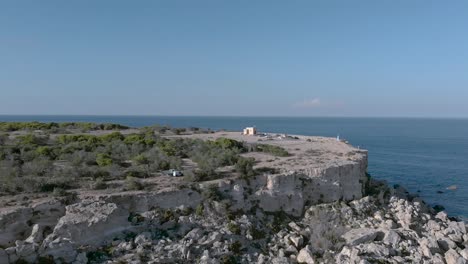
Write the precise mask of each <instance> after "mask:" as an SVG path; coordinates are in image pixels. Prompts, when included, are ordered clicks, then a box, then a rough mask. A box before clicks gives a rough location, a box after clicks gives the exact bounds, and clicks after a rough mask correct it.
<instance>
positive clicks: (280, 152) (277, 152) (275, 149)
mask: <svg viewBox="0 0 468 264" xmlns="http://www.w3.org/2000/svg"><path fill="white" fill-rule="evenodd" d="M253 151H258V152H265V153H269V154H271V155H273V156H278V157H288V156H290V155H291V154H289V152H287V151H286V150H285V149H284V148H282V147H279V146H273V145H267V144H256V145H254V147H253Z"/></svg>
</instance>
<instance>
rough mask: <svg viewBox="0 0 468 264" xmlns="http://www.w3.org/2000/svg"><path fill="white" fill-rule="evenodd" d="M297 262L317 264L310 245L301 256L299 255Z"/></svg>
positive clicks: (301, 252)
mask: <svg viewBox="0 0 468 264" xmlns="http://www.w3.org/2000/svg"><path fill="white" fill-rule="evenodd" d="M297 262H299V263H307V264H315V259H314V257H313V255H312V251H311V250H310V248H309V246H308V245H307V246H306V247H305V248H303V249H301V251H299V255H297Z"/></svg>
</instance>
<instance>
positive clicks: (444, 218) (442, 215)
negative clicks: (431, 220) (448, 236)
mask: <svg viewBox="0 0 468 264" xmlns="http://www.w3.org/2000/svg"><path fill="white" fill-rule="evenodd" d="M435 218H437V219H439V220H442V221H443V222H447V220H448V216H447V213H446V212H444V211H442V212H439V213H437V215H436V216H435Z"/></svg>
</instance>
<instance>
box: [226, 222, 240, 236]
mask: <svg viewBox="0 0 468 264" xmlns="http://www.w3.org/2000/svg"><path fill="white" fill-rule="evenodd" d="M227 229H228V230H229V231H230V232H231V233H233V234H235V235H240V234H241V229H240V227H239V225H237V224H235V223H234V222H229V223H228V225H227Z"/></svg>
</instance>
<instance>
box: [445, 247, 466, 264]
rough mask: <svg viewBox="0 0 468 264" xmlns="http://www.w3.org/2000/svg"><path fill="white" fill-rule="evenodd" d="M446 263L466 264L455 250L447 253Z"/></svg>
mask: <svg viewBox="0 0 468 264" xmlns="http://www.w3.org/2000/svg"><path fill="white" fill-rule="evenodd" d="M445 261H446V262H447V264H466V260H465V259H463V257H462V256H460V255H459V254H458V253H457V251H455V250H453V249H450V250H448V251H447V252H445Z"/></svg>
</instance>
